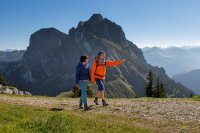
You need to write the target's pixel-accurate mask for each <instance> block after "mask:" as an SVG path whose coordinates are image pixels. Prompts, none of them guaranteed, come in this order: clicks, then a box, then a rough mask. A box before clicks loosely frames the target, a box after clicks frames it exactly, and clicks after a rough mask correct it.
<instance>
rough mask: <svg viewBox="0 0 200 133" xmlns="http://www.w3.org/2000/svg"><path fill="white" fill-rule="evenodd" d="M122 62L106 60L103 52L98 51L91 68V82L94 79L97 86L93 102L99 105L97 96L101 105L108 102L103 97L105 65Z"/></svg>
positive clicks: (121, 61)
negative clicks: (100, 100)
mask: <svg viewBox="0 0 200 133" xmlns="http://www.w3.org/2000/svg"><path fill="white" fill-rule="evenodd" d="M123 62H125V60H116V61H110V60H106V54H105V52H99V53H98V55H97V57H95V59H94V61H93V63H92V69H91V83H94V81H96V83H97V86H98V90H97V92H96V97H95V100H94V103H95V104H96V105H99V102H98V98H101V99H102V105H103V106H108V105H109V104H108V103H106V101H105V98H104V90H105V87H104V83H105V78H106V77H105V75H106V66H116V65H119V64H121V63H123Z"/></svg>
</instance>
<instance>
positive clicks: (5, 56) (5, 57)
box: [0, 50, 25, 62]
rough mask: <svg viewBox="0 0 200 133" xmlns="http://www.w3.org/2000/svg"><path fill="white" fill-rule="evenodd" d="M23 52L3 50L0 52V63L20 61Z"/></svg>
mask: <svg viewBox="0 0 200 133" xmlns="http://www.w3.org/2000/svg"><path fill="white" fill-rule="evenodd" d="M24 53H25V50H5V51H0V62H14V61H18V60H21V59H22V58H23V55H24Z"/></svg>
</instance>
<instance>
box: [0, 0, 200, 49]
mask: <svg viewBox="0 0 200 133" xmlns="http://www.w3.org/2000/svg"><path fill="white" fill-rule="evenodd" d="M199 7H200V0H0V50H5V49H25V48H26V47H27V46H28V45H29V37H30V35H31V34H32V33H33V32H35V31H37V30H39V29H41V28H47V27H55V28H57V29H58V30H60V31H62V32H65V33H68V30H69V29H70V28H71V27H76V26H77V24H78V22H79V21H80V20H87V19H89V17H90V16H91V15H92V14H94V13H101V14H102V15H103V16H104V17H106V18H108V19H110V20H112V21H114V22H116V23H117V24H119V25H121V26H122V28H123V29H124V32H125V34H126V37H127V39H129V40H130V41H132V42H133V43H135V44H137V45H138V46H139V47H144V46H160V47H167V46H183V45H192V46H197V45H198V46H199V45H200V8H199Z"/></svg>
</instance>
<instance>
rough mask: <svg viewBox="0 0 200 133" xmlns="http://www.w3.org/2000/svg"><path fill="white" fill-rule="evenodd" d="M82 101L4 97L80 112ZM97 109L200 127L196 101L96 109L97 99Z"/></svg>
mask: <svg viewBox="0 0 200 133" xmlns="http://www.w3.org/2000/svg"><path fill="white" fill-rule="evenodd" d="M78 101H79V100H78V99H72V98H71V99H70V98H69V99H57V98H37V97H18V96H17V97H13V96H7V95H0V102H2V103H12V104H19V105H28V106H37V107H45V108H63V109H65V110H77V108H78V106H77V105H78ZM88 102H89V105H93V106H92V107H91V108H92V110H91V112H94V113H106V114H117V115H127V116H130V117H133V118H145V119H149V120H156V121H163V120H168V121H169V120H173V121H175V122H190V123H192V124H193V126H196V127H200V101H195V100H192V99H175V98H174V99H149V98H148V99H147V98H137V99H136V98H135V99H108V102H109V103H110V106H108V107H102V106H94V104H93V99H88Z"/></svg>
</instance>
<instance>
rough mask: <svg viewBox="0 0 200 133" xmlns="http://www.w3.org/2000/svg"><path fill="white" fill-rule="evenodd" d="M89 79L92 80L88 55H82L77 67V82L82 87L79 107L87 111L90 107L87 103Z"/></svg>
mask: <svg viewBox="0 0 200 133" xmlns="http://www.w3.org/2000/svg"><path fill="white" fill-rule="evenodd" d="M89 81H90V70H89V64H88V56H87V55H82V56H81V57H80V62H79V64H78V65H77V67H76V83H77V84H79V86H80V88H81V97H80V103H79V108H80V109H84V110H85V111H88V110H89V107H88V105H87V86H88V84H89ZM83 104H84V108H83Z"/></svg>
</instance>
